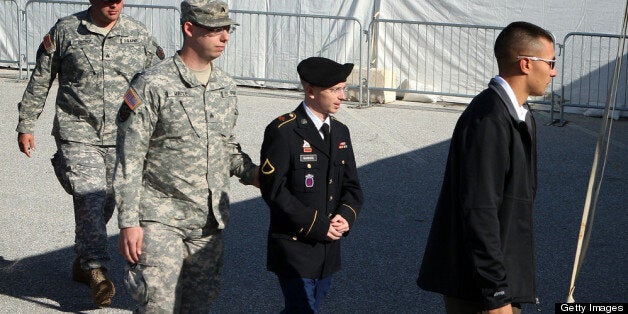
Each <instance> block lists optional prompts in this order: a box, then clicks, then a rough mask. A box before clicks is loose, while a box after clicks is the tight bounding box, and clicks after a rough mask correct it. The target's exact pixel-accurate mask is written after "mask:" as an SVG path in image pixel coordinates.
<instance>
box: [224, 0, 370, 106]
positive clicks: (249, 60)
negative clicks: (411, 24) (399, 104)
mask: <svg viewBox="0 0 628 314" xmlns="http://www.w3.org/2000/svg"><path fill="white" fill-rule="evenodd" d="M229 13H230V14H231V15H232V17H231V18H232V19H234V20H235V21H237V22H238V23H240V26H238V28H237V30H236V31H235V32H234V33H233V34H231V38H230V40H229V44H228V45H227V48H226V49H225V52H224V53H223V55H222V56H221V57H220V58H218V59H216V64H217V65H218V66H220V67H221V68H222V69H223V70H225V71H226V72H227V73H229V74H231V75H232V76H233V78H234V79H236V80H237V81H238V83H240V84H241V83H243V82H246V83H247V84H250V85H256V86H260V87H275V88H298V87H299V86H300V81H299V77H298V74H297V71H296V67H297V64H298V63H299V61H301V60H302V59H305V58H307V57H311V56H321V57H326V58H330V59H333V60H336V61H337V62H340V63H346V62H350V63H354V64H356V67H355V69H356V72H358V74H357V78H356V79H355V84H353V85H351V84H349V85H350V87H351V86H353V87H355V86H357V85H359V84H360V82H361V81H362V72H361V67H360V66H359V65H360V64H362V55H363V52H362V41H363V40H364V39H363V38H362V36H363V30H362V26H361V24H360V22H359V21H358V20H357V19H354V18H349V17H339V16H325V15H310V14H289V13H274V12H256V11H241V10H230V11H229ZM240 34H242V35H240ZM286 69H291V70H289V71H287V72H288V74H286V73H284V72H286ZM361 96H362V94H361V92H360V96H359V99H360V100H361V98H362V97H361Z"/></svg>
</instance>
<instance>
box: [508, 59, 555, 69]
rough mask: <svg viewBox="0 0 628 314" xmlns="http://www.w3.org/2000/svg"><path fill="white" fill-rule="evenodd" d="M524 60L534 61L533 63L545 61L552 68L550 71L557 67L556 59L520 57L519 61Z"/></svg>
mask: <svg viewBox="0 0 628 314" xmlns="http://www.w3.org/2000/svg"><path fill="white" fill-rule="evenodd" d="M522 59H528V60H532V61H543V62H545V63H547V65H549V66H550V69H552V70H553V69H554V66H555V65H556V59H543V58H539V57H529V56H518V57H517V60H522Z"/></svg>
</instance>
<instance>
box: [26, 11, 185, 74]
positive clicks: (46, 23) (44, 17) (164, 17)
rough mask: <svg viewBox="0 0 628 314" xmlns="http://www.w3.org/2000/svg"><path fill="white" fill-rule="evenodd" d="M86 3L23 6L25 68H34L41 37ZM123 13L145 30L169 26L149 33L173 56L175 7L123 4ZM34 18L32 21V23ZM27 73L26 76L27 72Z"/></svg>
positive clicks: (177, 15)
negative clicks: (141, 25)
mask: <svg viewBox="0 0 628 314" xmlns="http://www.w3.org/2000/svg"><path fill="white" fill-rule="evenodd" d="M88 7H89V2H79V1H49V0H30V1H28V2H27V3H26V6H25V12H26V27H25V28H26V65H27V66H26V69H27V71H28V70H29V65H30V66H32V65H35V63H36V53H37V49H38V47H39V44H40V43H41V41H42V39H43V37H44V35H45V34H46V33H48V31H49V30H50V28H51V27H52V26H53V25H54V24H55V23H56V22H57V20H58V19H59V18H61V17H64V16H68V15H72V14H74V13H77V12H80V11H83V10H86V9H87V8H88ZM124 14H126V15H128V16H132V17H133V18H135V19H136V20H138V21H140V22H142V23H144V25H146V27H147V28H148V29H149V30H155V29H157V28H156V27H155V26H156V25H159V26H160V28H162V27H163V25H171V26H170V27H169V28H167V30H166V31H160V32H153V33H152V34H153V36H154V37H155V38H156V40H157V42H158V43H159V45H160V46H161V47H162V48H163V50H164V53H165V54H166V56H170V55H172V54H174V52H175V51H176V50H177V49H179V47H180V46H181V42H182V39H181V38H182V35H181V27H180V22H179V20H180V13H179V8H177V7H174V6H159V5H137V4H125V5H124ZM35 19H36V20H35ZM27 74H28V73H27Z"/></svg>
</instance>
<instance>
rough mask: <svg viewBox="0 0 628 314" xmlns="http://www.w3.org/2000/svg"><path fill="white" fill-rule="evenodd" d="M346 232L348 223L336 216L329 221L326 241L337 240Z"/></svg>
mask: <svg viewBox="0 0 628 314" xmlns="http://www.w3.org/2000/svg"><path fill="white" fill-rule="evenodd" d="M347 231H349V223H348V222H347V220H346V219H344V217H342V216H340V215H339V214H336V216H334V217H333V218H332V219H331V221H330V224H329V230H328V231H327V240H330V241H335V240H339V239H340V238H341V237H342V234H343V233H345V232H347Z"/></svg>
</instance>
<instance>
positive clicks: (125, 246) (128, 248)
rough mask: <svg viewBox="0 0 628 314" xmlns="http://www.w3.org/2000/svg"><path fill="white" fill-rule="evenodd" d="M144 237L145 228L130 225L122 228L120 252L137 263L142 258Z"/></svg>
mask: <svg viewBox="0 0 628 314" xmlns="http://www.w3.org/2000/svg"><path fill="white" fill-rule="evenodd" d="M143 239H144V230H142V227H129V228H124V229H120V236H119V237H118V249H119V250H120V254H122V256H123V257H124V259H126V260H127V261H129V262H131V263H133V264H135V263H137V262H138V261H139V260H140V255H141V254H142V240H143Z"/></svg>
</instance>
